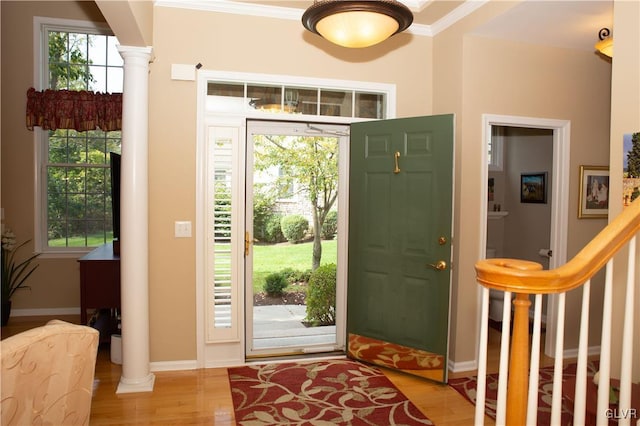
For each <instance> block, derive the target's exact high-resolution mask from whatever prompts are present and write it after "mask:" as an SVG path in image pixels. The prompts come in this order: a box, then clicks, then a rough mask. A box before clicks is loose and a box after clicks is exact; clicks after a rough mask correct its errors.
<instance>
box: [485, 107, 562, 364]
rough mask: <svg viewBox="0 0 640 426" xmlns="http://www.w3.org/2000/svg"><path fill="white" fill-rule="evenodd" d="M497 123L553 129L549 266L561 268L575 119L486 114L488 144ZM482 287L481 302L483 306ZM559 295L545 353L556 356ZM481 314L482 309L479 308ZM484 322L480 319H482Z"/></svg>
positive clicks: (552, 304)
mask: <svg viewBox="0 0 640 426" xmlns="http://www.w3.org/2000/svg"><path fill="white" fill-rule="evenodd" d="M493 126H506V127H524V128H535V129H548V130H552V131H553V182H552V186H551V203H552V204H551V237H550V240H551V241H550V248H551V250H552V253H553V257H551V258H550V259H549V269H553V268H557V267H558V266H560V265H563V264H565V263H566V261H567V222H568V218H569V197H563V196H562V193H563V191H566V189H567V188H569V171H570V155H569V154H570V149H569V146H570V134H571V122H570V121H568V120H557V119H549V118H535V117H520V116H511V115H494V114H483V115H482V140H483V141H484V143H485V146H486V144H488V143H489V140H490V139H491V128H492V127H493ZM481 161H482V165H481V170H482V176H483V178H482V179H481V194H486V193H487V190H488V176H489V166H488V150H487V149H484V150H483V152H482V156H481ZM487 213H488V212H487V203H482V205H481V206H480V224H479V226H480V248H479V250H480V251H479V253H480V254H481V257H482V258H485V257H486V247H487V228H486V223H487ZM480 294H481V292H480V291H478V306H480V302H481V299H480ZM557 308H558V298H557V296H555V295H550V296H549V300H548V305H547V325H548V326H547V332H546V336H545V354H546V355H549V356H552V355H553V353H554V351H555V339H556V332H555V327H554V326H555V324H556V321H557V311H558V309H557ZM478 315H480V310H478ZM478 324H480V321H478Z"/></svg>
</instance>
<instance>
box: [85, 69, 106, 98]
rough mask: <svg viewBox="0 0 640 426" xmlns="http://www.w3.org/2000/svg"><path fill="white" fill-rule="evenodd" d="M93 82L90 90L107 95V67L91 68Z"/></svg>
mask: <svg viewBox="0 0 640 426" xmlns="http://www.w3.org/2000/svg"><path fill="white" fill-rule="evenodd" d="M89 73H90V74H91V80H90V81H89V85H88V89H89V90H91V91H93V92H100V93H105V92H106V91H107V69H106V68H105V67H95V66H90V67H89Z"/></svg>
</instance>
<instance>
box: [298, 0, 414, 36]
mask: <svg viewBox="0 0 640 426" xmlns="http://www.w3.org/2000/svg"><path fill="white" fill-rule="evenodd" d="M412 22H413V14H412V13H411V10H409V8H408V7H407V6H405V5H404V4H402V3H400V2H398V1H396V0H380V1H374V0H362V1H356V0H316V1H314V3H313V5H312V6H310V7H309V8H308V9H307V10H306V11H305V12H304V14H303V15H302V25H304V27H305V28H306V29H308V30H309V31H311V32H312V33H316V34H319V35H321V36H322V37H324V38H325V39H327V40H329V41H330V42H332V43H335V44H337V45H339V46H344V47H369V46H373V45H374V44H377V43H380V42H381V41H383V40H386V39H387V38H389V37H391V36H392V35H394V34H397V33H399V32H402V31H404V30H406V29H407V28H409V25H411V23H412Z"/></svg>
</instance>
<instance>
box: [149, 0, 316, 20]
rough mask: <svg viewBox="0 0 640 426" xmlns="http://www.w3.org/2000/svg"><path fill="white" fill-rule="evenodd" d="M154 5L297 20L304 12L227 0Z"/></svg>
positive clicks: (168, 0)
mask: <svg viewBox="0 0 640 426" xmlns="http://www.w3.org/2000/svg"><path fill="white" fill-rule="evenodd" d="M154 6H162V7H173V8H177V9H191V10H203V11H208V12H221V13H233V14H236V15H251V16H261V17H265V18H276V19H288V20H297V21H299V20H301V19H302V14H303V13H304V11H303V10H301V9H296V8H291V7H281V6H267V5H262V4H255V3H245V2H238V1H229V0H187V1H184V0H156V1H155V2H154Z"/></svg>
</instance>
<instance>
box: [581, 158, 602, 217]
mask: <svg viewBox="0 0 640 426" xmlns="http://www.w3.org/2000/svg"><path fill="white" fill-rule="evenodd" d="M608 215H609V167H606V166H580V207H579V209H578V218H580V219H587V218H603V217H605V218H606V217H607V216H608Z"/></svg>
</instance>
